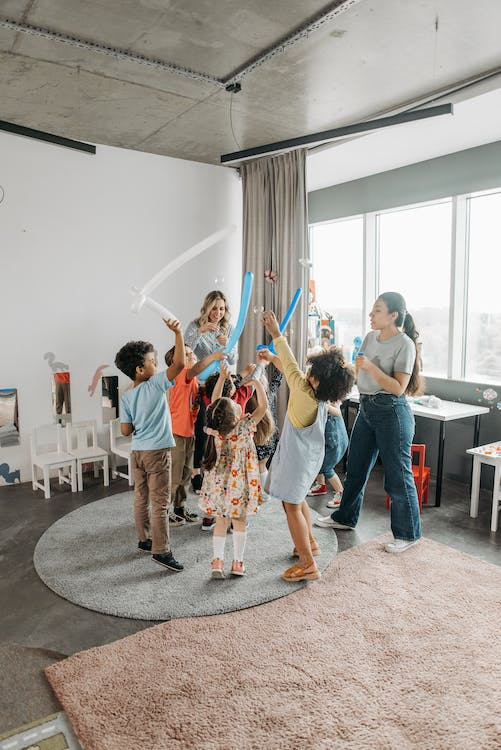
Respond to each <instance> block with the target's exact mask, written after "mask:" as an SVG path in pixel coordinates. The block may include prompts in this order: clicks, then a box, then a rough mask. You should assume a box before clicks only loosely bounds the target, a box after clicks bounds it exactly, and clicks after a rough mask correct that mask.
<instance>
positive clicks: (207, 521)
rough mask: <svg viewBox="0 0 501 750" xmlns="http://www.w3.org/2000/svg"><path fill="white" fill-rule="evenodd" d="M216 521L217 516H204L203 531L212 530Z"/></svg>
mask: <svg viewBox="0 0 501 750" xmlns="http://www.w3.org/2000/svg"><path fill="white" fill-rule="evenodd" d="M215 523H216V519H215V518H202V527H201V528H202V531H210V530H211V529H212V527H213V526H214V524H215Z"/></svg>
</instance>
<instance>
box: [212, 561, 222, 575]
mask: <svg viewBox="0 0 501 750" xmlns="http://www.w3.org/2000/svg"><path fill="white" fill-rule="evenodd" d="M210 566H211V573H210V577H211V578H224V560H219V559H218V558H216V559H215V560H213V561H212V562H211V564H210Z"/></svg>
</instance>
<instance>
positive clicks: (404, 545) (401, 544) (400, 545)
mask: <svg viewBox="0 0 501 750" xmlns="http://www.w3.org/2000/svg"><path fill="white" fill-rule="evenodd" d="M417 541H418V539H414V541H412V542H408V541H406V540H405V539H395V541H394V542H390V543H389V544H385V545H384V549H385V552H405V550H406V549H409V547H413V546H414V545H415V544H416V542H417Z"/></svg>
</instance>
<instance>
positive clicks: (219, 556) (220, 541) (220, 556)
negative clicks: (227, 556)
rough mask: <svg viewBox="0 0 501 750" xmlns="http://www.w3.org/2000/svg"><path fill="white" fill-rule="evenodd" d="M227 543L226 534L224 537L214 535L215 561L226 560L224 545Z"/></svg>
mask: <svg viewBox="0 0 501 750" xmlns="http://www.w3.org/2000/svg"><path fill="white" fill-rule="evenodd" d="M225 543H226V534H225V535H224V536H216V535H215V534H213V535H212V549H213V550H214V560H224V545H225Z"/></svg>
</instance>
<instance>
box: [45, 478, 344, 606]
mask: <svg viewBox="0 0 501 750" xmlns="http://www.w3.org/2000/svg"><path fill="white" fill-rule="evenodd" d="M315 537H316V539H318V542H319V544H320V546H321V550H322V554H321V555H320V556H319V557H318V558H317V563H318V566H319V568H320V570H325V568H327V566H328V565H329V564H330V563H331V562H332V560H333V559H334V558H335V556H336V553H337V538H336V534H334V533H333V531H332V529H320V528H315ZM170 540H171V547H172V551H173V553H174V555H175V557H176V558H177V559H178V560H179V561H180V562H182V563H183V565H184V566H185V568H184V570H183V571H182V572H181V573H174V572H171V571H169V570H167V568H164V567H162V566H160V565H157V564H156V563H154V562H153V561H152V560H151V556H150V555H148V554H145V553H144V552H142V553H141V552H139V551H137V536H136V533H135V529H134V520H133V493H132V492H124V493H121V494H119V495H112V496H111V497H107V498H104V499H102V500H98V501H97V502H94V503H90V504H88V505H84V506H82V507H81V508H78V509H77V510H74V511H73V512H72V513H68V515H67V516H64V517H63V518H60V519H59V520H58V521H56V523H54V524H53V525H52V526H51V527H50V528H49V529H47V531H46V532H45V533H44V534H43V536H42V537H40V539H39V541H38V544H37V546H36V548H35V553H34V564H35V569H36V571H37V573H38V575H39V576H40V578H41V579H42V581H43V582H44V583H45V584H46V585H47V586H48V587H49V588H50V589H52V591H55V592H56V594H59V596H62V597H63V598H64V599H68V600H69V601H70V602H73V603H74V604H79V605H80V606H82V607H86V608H87V609H92V610H95V611H96V612H104V613H106V614H109V615H116V616H118V617H130V618H133V619H140V620H170V619H171V618H176V617H193V616H198V615H213V614H220V613H223V612H232V611H234V610H236V609H244V608H245V607H252V606H255V605H256V604H262V603H263V602H268V601H271V600H272V599H278V598H280V597H281V596H286V595H287V594H290V593H292V592H293V591H297V589H298V588H300V587H301V586H303V585H305V584H304V582H301V583H287V581H284V580H283V579H282V578H281V575H282V573H283V572H284V570H285V569H286V568H287V567H289V566H290V565H292V564H293V559H292V558H291V552H292V546H293V545H292V544H291V539H290V536H289V531H288V528H287V522H286V519H285V513H284V511H283V509H282V506H281V505H279V504H278V503H274V502H271V501H269V502H267V503H264V504H263V505H262V506H261V508H260V510H259V512H258V513H257V514H256V515H254V516H253V517H252V518H251V519H250V520H249V533H248V537H247V546H246V550H245V566H246V568H247V573H248V575H247V576H245V577H241V578H237V577H233V576H231V577H228V578H225V579H224V580H213V579H211V578H210V560H211V558H212V531H202V530H201V527H200V522H198V523H190V524H185V525H184V526H177V527H175V528H171V530H170ZM225 552H226V561H227V565H229V564H230V562H229V561H231V559H232V555H233V541H232V536H231V534H228V537H227V540H226V550H225Z"/></svg>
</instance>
